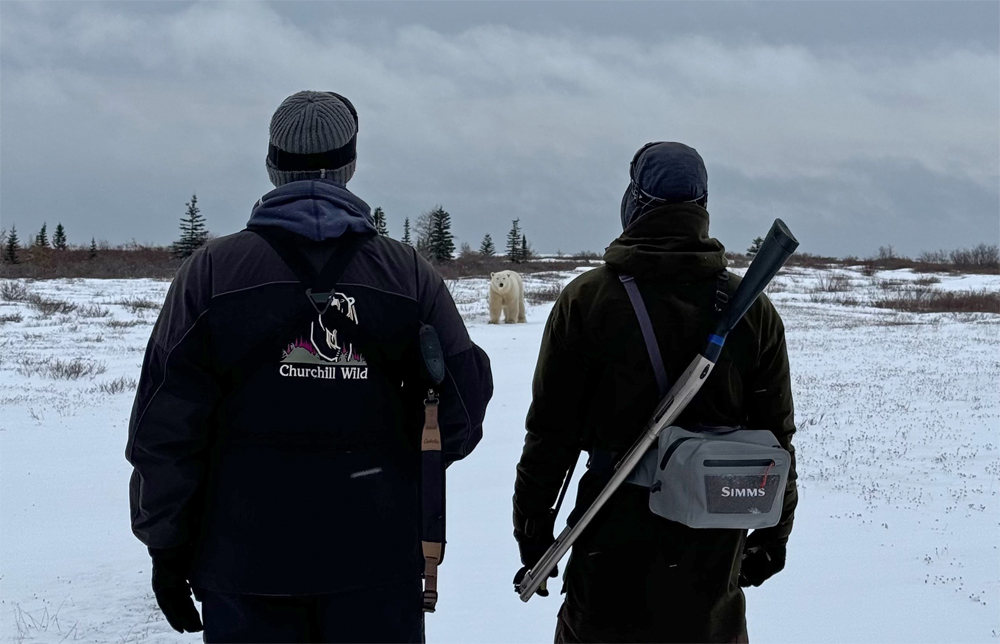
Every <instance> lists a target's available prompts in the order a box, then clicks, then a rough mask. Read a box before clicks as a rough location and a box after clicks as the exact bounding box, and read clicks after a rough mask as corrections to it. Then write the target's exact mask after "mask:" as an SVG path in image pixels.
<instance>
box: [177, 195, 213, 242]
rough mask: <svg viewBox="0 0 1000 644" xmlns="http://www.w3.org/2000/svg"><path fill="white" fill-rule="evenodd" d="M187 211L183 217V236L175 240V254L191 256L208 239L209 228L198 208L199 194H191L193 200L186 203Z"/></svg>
mask: <svg viewBox="0 0 1000 644" xmlns="http://www.w3.org/2000/svg"><path fill="white" fill-rule="evenodd" d="M185 205H186V206H187V212H185V213H184V216H183V217H181V236H180V239H178V240H177V241H176V242H174V247H173V250H174V255H176V256H177V257H189V256H191V254H192V253H194V251H196V250H198V249H199V248H201V247H202V246H204V245H205V242H206V241H208V230H207V229H206V228H205V218H204V217H203V216H202V215H201V209H199V208H198V195H191V201H189V202H188V203H186V204H185Z"/></svg>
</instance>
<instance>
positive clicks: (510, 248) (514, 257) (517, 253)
mask: <svg viewBox="0 0 1000 644" xmlns="http://www.w3.org/2000/svg"><path fill="white" fill-rule="evenodd" d="M507 259H509V260H510V261H512V262H514V263H515V264H520V263H521V220H520V219H515V220H513V221H512V222H511V227H510V232H509V233H507Z"/></svg>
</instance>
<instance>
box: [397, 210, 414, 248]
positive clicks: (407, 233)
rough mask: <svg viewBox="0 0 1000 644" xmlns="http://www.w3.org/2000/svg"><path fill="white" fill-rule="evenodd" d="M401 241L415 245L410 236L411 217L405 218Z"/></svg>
mask: <svg viewBox="0 0 1000 644" xmlns="http://www.w3.org/2000/svg"><path fill="white" fill-rule="evenodd" d="M399 241H401V242H403V243H404V244H409V245H410V246H412V245H413V239H412V238H411V237H410V218H409V217H407V218H406V219H404V220H403V238H402V239H400V240H399Z"/></svg>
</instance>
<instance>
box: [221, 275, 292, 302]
mask: <svg viewBox="0 0 1000 644" xmlns="http://www.w3.org/2000/svg"><path fill="white" fill-rule="evenodd" d="M301 283H302V282H300V281H298V280H277V281H274V282H264V283H263V284H254V285H253V286H245V287H243V288H236V289H233V290H231V291H225V292H223V293H216V294H215V295H213V296H212V298H211V299H213V300H214V299H215V298H217V297H222V296H223V295H232V294H233V293H242V292H244V291H252V290H253V289H255V288H261V287H264V286H271V285H273V284H301Z"/></svg>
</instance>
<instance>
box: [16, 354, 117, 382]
mask: <svg viewBox="0 0 1000 644" xmlns="http://www.w3.org/2000/svg"><path fill="white" fill-rule="evenodd" d="M107 370H108V368H107V366H105V364H104V363H103V362H95V361H92V360H84V359H82V358H74V359H72V360H60V359H59V358H45V359H36V358H22V359H21V360H20V361H18V366H17V372H18V373H19V374H21V375H22V376H32V375H40V376H43V377H46V378H52V379H53V380H79V379H80V378H93V377H95V376H99V375H101V374H102V373H104V372H105V371H107Z"/></svg>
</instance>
